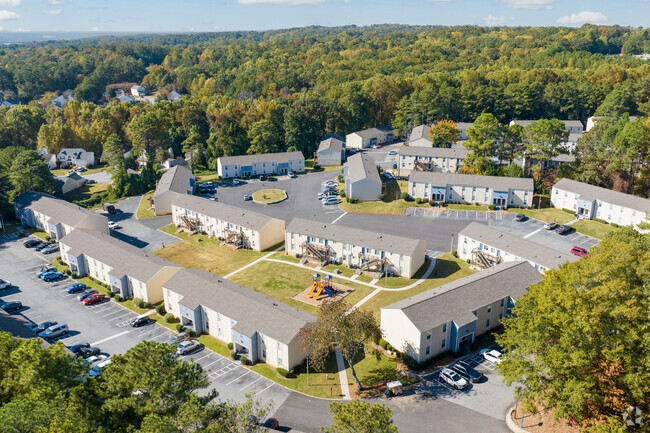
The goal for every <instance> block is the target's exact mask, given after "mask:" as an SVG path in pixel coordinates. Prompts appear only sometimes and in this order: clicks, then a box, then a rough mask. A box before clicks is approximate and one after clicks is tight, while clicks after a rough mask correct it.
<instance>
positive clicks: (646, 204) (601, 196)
mask: <svg viewBox="0 0 650 433" xmlns="http://www.w3.org/2000/svg"><path fill="white" fill-rule="evenodd" d="M553 188H558V189H561V190H563V191H568V192H572V193H574V194H578V195H579V196H580V198H581V199H582V200H588V201H594V200H599V201H602V202H605V203H610V204H614V205H617V206H622V207H627V208H630V209H634V210H638V211H640V212H650V200H648V199H647V198H643V197H637V196H635V195H630V194H625V193H623V192H618V191H612V190H611V189H607V188H601V187H599V186H594V185H589V184H588V183H582V182H578V181H575V180H571V179H568V178H566V177H565V178H563V179H560V181H559V182H558V183H556V184H555V185H554V186H553Z"/></svg>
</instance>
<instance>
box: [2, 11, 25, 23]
mask: <svg viewBox="0 0 650 433" xmlns="http://www.w3.org/2000/svg"><path fill="white" fill-rule="evenodd" d="M18 18H20V15H18V14H17V13H16V12H12V11H8V10H0V21H5V20H16V19H18Z"/></svg>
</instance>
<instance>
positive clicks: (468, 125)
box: [456, 122, 474, 131]
mask: <svg viewBox="0 0 650 433" xmlns="http://www.w3.org/2000/svg"><path fill="white" fill-rule="evenodd" d="M473 125H474V122H456V129H458V130H461V131H462V130H463V129H469V128H471V127H472V126H473Z"/></svg>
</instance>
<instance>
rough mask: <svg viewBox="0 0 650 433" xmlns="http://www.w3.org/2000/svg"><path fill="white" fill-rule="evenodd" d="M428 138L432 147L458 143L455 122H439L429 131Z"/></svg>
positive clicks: (457, 131)
mask: <svg viewBox="0 0 650 433" xmlns="http://www.w3.org/2000/svg"><path fill="white" fill-rule="evenodd" d="M429 137H430V138H431V141H432V142H433V146H434V147H441V146H448V145H450V144H452V143H454V142H456V141H458V137H460V131H459V130H458V128H456V122H454V121H452V120H441V121H440V122H438V123H436V124H435V125H433V126H432V127H431V128H430V129H429Z"/></svg>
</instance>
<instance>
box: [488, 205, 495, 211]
mask: <svg viewBox="0 0 650 433" xmlns="http://www.w3.org/2000/svg"><path fill="white" fill-rule="evenodd" d="M488 209H490V210H497V205H495V204H491V205H490V206H488Z"/></svg>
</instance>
